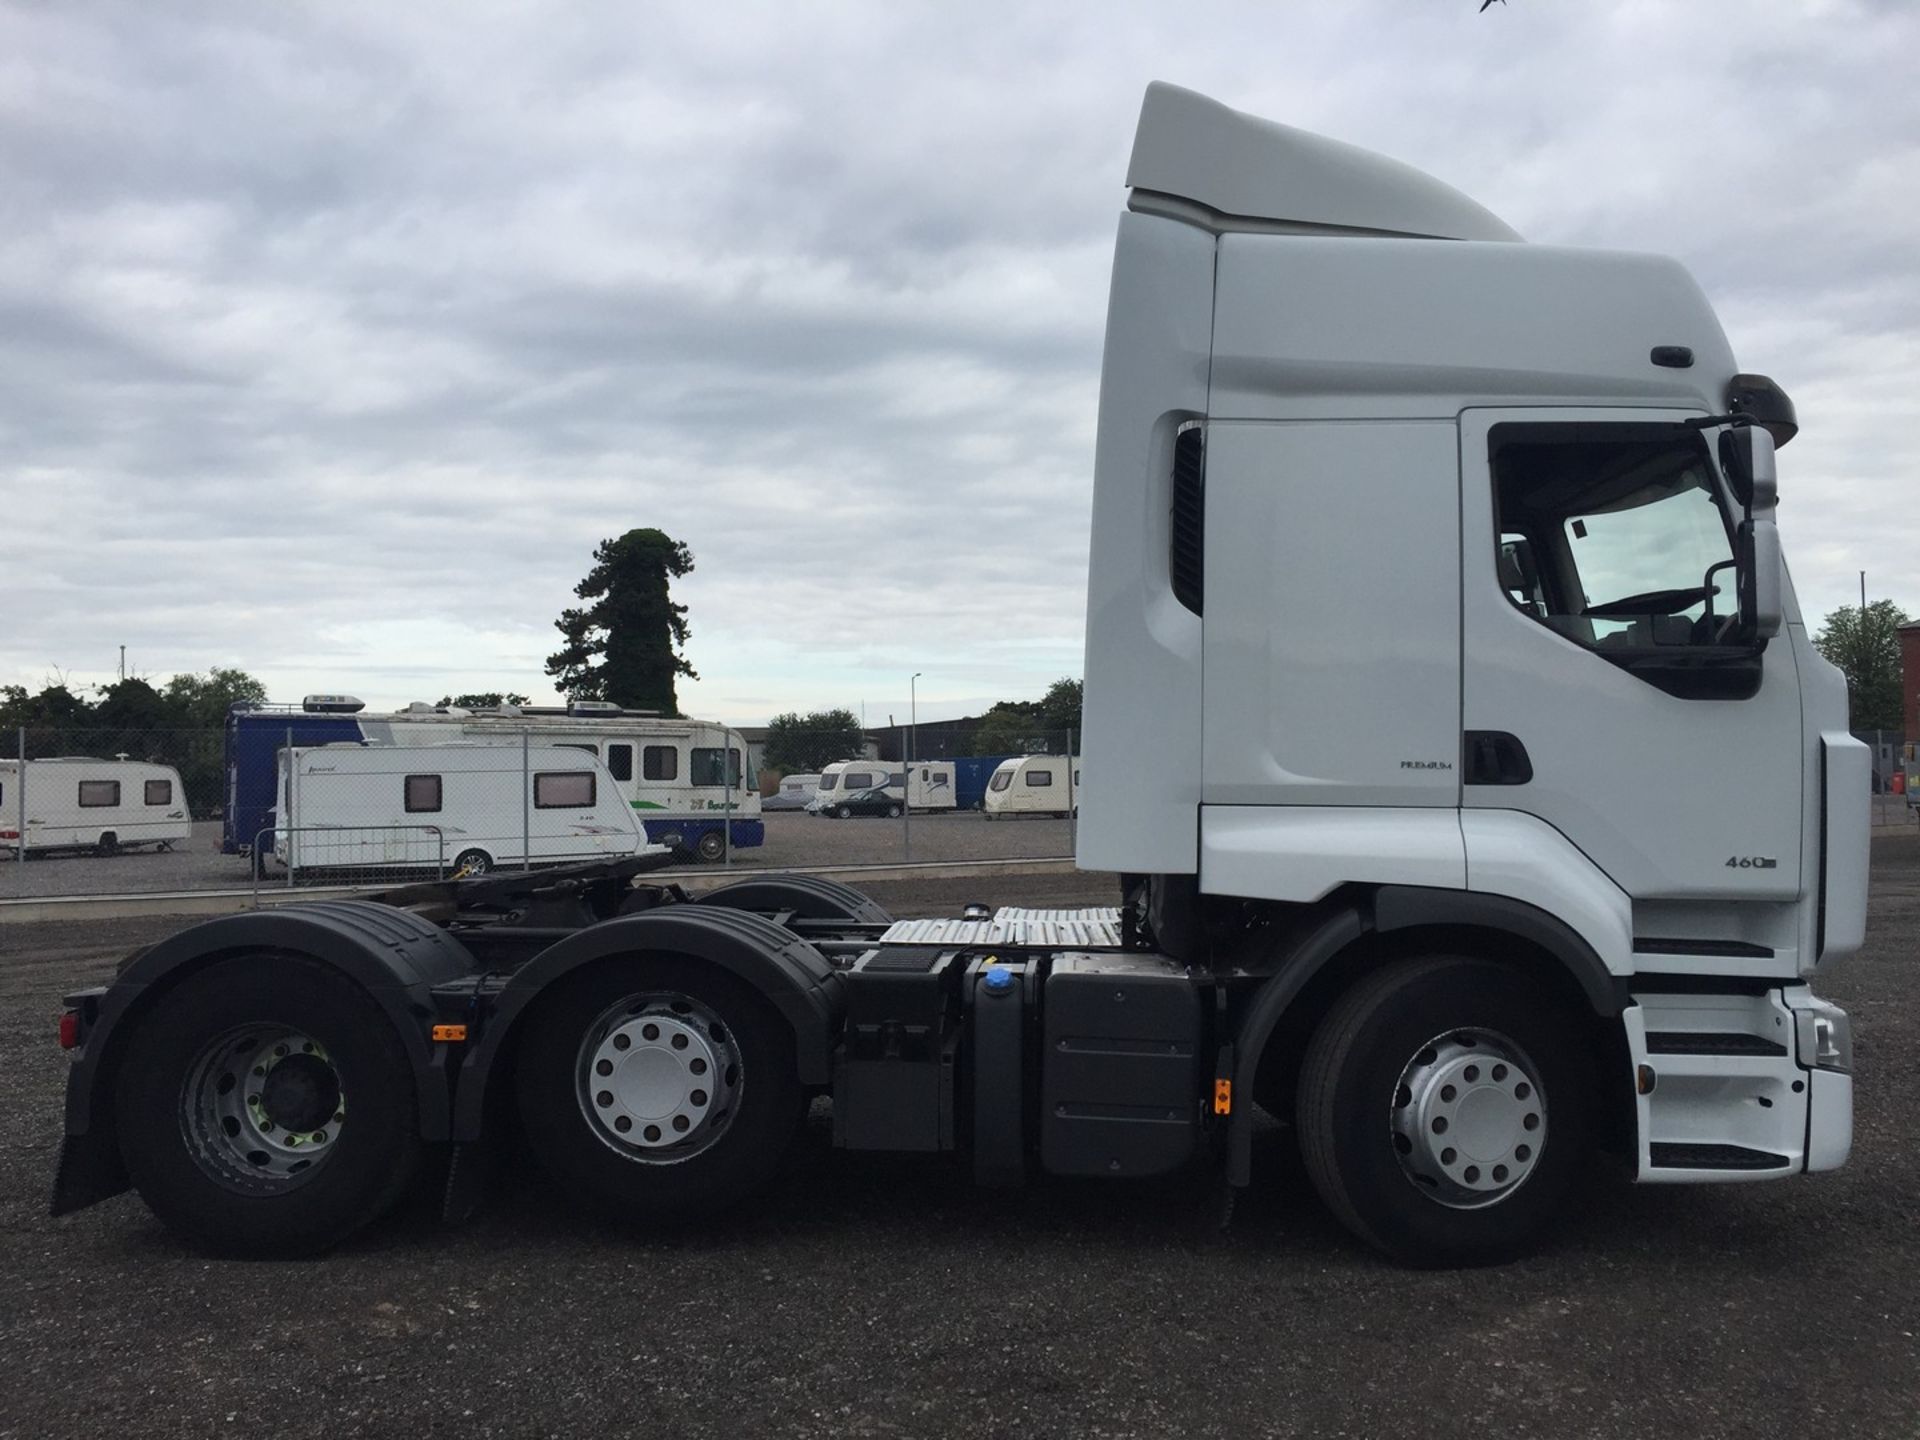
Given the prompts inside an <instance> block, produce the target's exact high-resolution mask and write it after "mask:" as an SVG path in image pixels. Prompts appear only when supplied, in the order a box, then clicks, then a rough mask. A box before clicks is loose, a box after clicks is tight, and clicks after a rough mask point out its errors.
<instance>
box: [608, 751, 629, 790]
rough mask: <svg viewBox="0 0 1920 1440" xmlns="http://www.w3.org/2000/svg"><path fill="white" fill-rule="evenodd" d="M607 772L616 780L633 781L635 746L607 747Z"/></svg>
mask: <svg viewBox="0 0 1920 1440" xmlns="http://www.w3.org/2000/svg"><path fill="white" fill-rule="evenodd" d="M607 770H608V772H609V773H610V774H611V775H612V776H613V778H614V779H616V780H620V781H626V780H631V779H633V746H631V745H609V746H607Z"/></svg>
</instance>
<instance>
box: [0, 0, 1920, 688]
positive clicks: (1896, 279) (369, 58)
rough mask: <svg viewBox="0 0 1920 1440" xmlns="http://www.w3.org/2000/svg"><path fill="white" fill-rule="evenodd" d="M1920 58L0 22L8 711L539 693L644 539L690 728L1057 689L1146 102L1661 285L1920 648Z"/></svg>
mask: <svg viewBox="0 0 1920 1440" xmlns="http://www.w3.org/2000/svg"><path fill="white" fill-rule="evenodd" d="M1762 15H1763V16H1764V18H1763V19H1761V18H1757V17H1759V16H1762ZM1917 46H1920V16H1916V15H1915V14H1914V13H1912V12H1911V10H1910V8H1909V7H1907V6H1904V5H1891V4H1877V5H1876V4H1865V3H1838V0H1835V3H1825V4H1806V5H1801V6H1792V5H1786V4H1782V5H1778V6H1771V7H1767V8H1766V9H1765V11H1764V12H1756V11H1755V9H1754V8H1753V7H1752V6H1750V5H1744V4H1735V3H1690V4H1688V5H1685V6H1677V5H1673V4H1671V3H1655V0H1638V3H1629V4H1618V5H1612V6H1572V5H1560V4H1547V3H1544V0H1511V3H1509V4H1508V5H1505V6H1495V7H1493V9H1492V10H1491V11H1490V12H1489V13H1487V14H1484V15H1482V14H1479V13H1478V12H1477V6H1476V5H1475V3H1474V0H1418V3H1414V0H1367V3H1355V4H1352V5H1340V6H1335V5H1309V4H1305V3H1289V4H1271V3H1268V4H1223V5H1219V6H1211V7H1207V8H1206V9H1204V10H1201V11H1194V10H1191V9H1188V10H1184V11H1173V10H1167V9H1165V8H1164V7H1153V6H1146V5H1137V6H1101V7H1086V8H1070V7H1043V6H1019V5H1003V6H998V7H988V8H982V7H979V6H974V7H965V8H953V7H949V8H948V9H932V10H929V9H927V8H925V7H899V6H881V5H877V4H876V5H872V6H867V7H858V8H856V7H841V8H828V9H822V8H820V7H804V8H800V9H796V8H794V7H791V6H785V5H772V4H767V5H759V6H750V5H727V6H709V7H692V6H686V7H646V8H644V9H638V10H603V9H591V8H588V9H580V10H573V11H564V10H563V11H556V10H555V9H554V8H553V7H523V6H506V5H498V6H494V5H481V4H473V5H463V6H461V7H458V8H457V9H456V8H442V7H394V6H391V5H384V4H374V3H371V0H369V3H364V4H358V5H354V4H340V5H328V6H315V7H309V8H306V9H292V8H288V7H271V8H259V7H256V8H251V9H247V10H243V11H236V10H233V9H232V8H230V7H226V6H215V5H211V4H207V5H201V6H194V5H181V6H171V7H164V8H155V7H146V6H136V5H130V4H127V5H118V6H100V7H88V8H85V9H78V8H74V7H57V8H56V7H40V6H21V7H18V8H14V9H0V182H4V183H0V367H4V373H5V374H6V375H7V377H8V381H7V389H6V393H5V398H4V399H0V489H3V490H4V499H5V512H4V513H5V514H6V516H7V522H6V527H5V528H6V537H7V538H6V540H5V542H4V544H5V549H4V552H0V553H4V554H5V555H6V557H7V559H6V566H5V571H6V575H7V578H8V587H7V593H8V600H7V613H8V619H9V621H10V622H11V623H9V624H8V625H7V626H5V627H4V631H0V680H18V681H21V682H23V683H28V684H37V683H38V681H39V680H40V678H41V677H42V675H43V674H44V673H45V671H46V670H47V669H48V668H49V667H52V666H59V667H61V668H64V669H68V670H71V671H72V672H73V673H74V675H75V677H76V679H78V680H82V681H87V680H97V679H101V678H104V677H105V676H106V675H107V674H108V672H109V671H110V670H111V667H112V661H113V658H114V657H115V655H116V653H117V652H116V647H117V646H118V645H119V644H121V643H125V644H127V646H128V647H129V652H130V654H131V655H132V657H133V659H134V661H135V663H136V664H137V665H139V666H140V667H141V668H142V669H143V670H145V671H147V672H149V673H155V674H164V673H167V672H169V671H172V670H177V669H199V668H204V667H205V666H207V665H209V664H213V663H232V664H239V665H242V666H244V667H246V668H248V669H250V670H253V671H255V672H256V673H259V674H260V675H262V676H263V677H264V678H266V679H267V680H268V681H269V683H270V685H271V686H272V688H273V689H274V691H275V692H276V693H277V694H279V695H281V696H296V695H298V694H300V693H302V692H303V691H306V690H312V689H328V690H337V689H353V690H357V691H359V692H360V693H363V694H364V695H365V696H366V697H367V698H368V699H370V700H374V701H376V702H387V701H394V702H403V701H406V700H410V699H415V698H427V699H431V698H433V697H434V696H435V695H438V694H439V693H441V692H443V691H445V690H450V689H454V690H457V689H464V688H495V687H500V686H506V687H512V688H520V689H528V688H532V689H536V690H538V689H541V688H543V686H542V680H541V676H540V662H541V659H542V657H543V656H544V655H545V654H546V653H547V651H548V650H550V649H551V648H552V646H553V643H554V640H555V636H554V632H553V631H552V629H551V620H552V618H553V616H554V615H555V614H557V613H558V611H559V609H560V608H561V607H562V606H563V605H565V604H566V603H568V601H569V599H570V594H569V592H570V588H571V586H572V584H573V582H574V581H575V580H576V579H577V578H578V577H579V575H580V574H581V573H582V572H583V571H584V569H585V567H586V565H587V563H588V558H589V555H590V553H591V550H592V548H593V546H594V544H595V543H596V542H597V541H598V540H599V539H600V538H602V537H603V536H606V535H611V534H616V533H618V532H619V531H621V530H623V529H626V528H628V527H630V526H633V525H649V524H652V525H659V526H661V527H662V528H664V529H666V530H668V531H669V532H670V533H672V534H673V535H675V536H676V537H678V538H681V539H683V540H685V541H686V542H687V543H688V544H689V545H690V546H691V547H692V548H693V550H694V552H695V554H696V556H697V557H698V562H699V568H698V569H697V571H696V572H695V573H694V574H693V575H692V576H690V577H689V578H688V579H687V580H686V581H685V582H683V583H682V585H681V586H680V587H679V593H680V598H682V599H683V600H684V601H686V602H687V603H688V604H689V605H690V606H691V612H692V613H691V618H692V622H693V627H694V637H693V642H692V646H691V648H690V658H691V659H692V660H693V662H694V664H695V665H696V667H698V668H699V670H700V671H701V674H702V679H701V681H700V682H699V683H698V684H694V685H689V686H687V687H686V689H685V691H684V693H683V701H684V703H686V704H687V705H688V706H689V707H690V708H693V709H695V710H697V711H703V712H707V713H714V714H719V715H723V716H725V717H726V718H730V719H734V720H737V721H749V722H750V721H753V720H756V719H760V718H763V717H764V716H765V715H766V714H767V713H768V712H770V711H772V710H775V709H781V708H787V707H791V706H799V707H802V708H811V707H813V706H817V705H831V704H843V703H844V704H857V703H858V702H859V701H860V700H861V699H863V698H864V699H865V700H867V702H868V708H869V716H870V718H875V717H876V716H883V715H884V714H885V713H886V712H887V711H888V710H889V709H892V710H894V711H901V712H903V711H904V707H905V689H906V685H905V677H906V676H907V675H908V674H909V673H911V672H912V671H914V670H921V671H924V672H925V674H924V676H923V678H922V681H921V685H920V695H921V700H922V706H921V712H922V714H923V716H924V715H938V714H942V713H951V712H953V711H957V710H959V709H961V708H964V707H965V706H967V705H969V704H975V703H978V702H980V701H983V700H987V699H991V698H994V697H997V696H1003V695H1012V694H1021V693H1026V694H1035V693H1038V692H1039V691H1040V690H1041V689H1042V688H1044V686H1045V684H1046V683H1047V682H1048V681H1049V680H1051V679H1053V678H1054V677H1055V676H1058V675H1061V674H1068V673H1077V672H1078V670H1079V652H1080V633H1081V626H1082V623H1083V600H1082V595H1081V591H1082V588H1083V585H1084V579H1085V575H1084V570H1085V545H1086V528H1087V515H1086V507H1087V501H1088V495H1089V485H1090V472H1091V463H1092V424H1093V418H1094V406H1095V403H1096V400H1097V381H1098V365H1099V353H1100V337H1101V327H1102V323H1103V313H1102V312H1103V309H1104V301H1105V287H1106V273H1105V272H1106V264H1107V255H1108V251H1109V248H1110V246H1111V241H1112V230H1113V223H1114V217H1115V215H1116V213H1117V212H1118V210H1119V208H1120V206H1121V204H1122V200H1123V191H1122V177H1123V173H1124V167H1125V159H1126V153H1127V149H1128V146H1129V144H1130V142H1131V138H1132V126H1133V121H1134V116H1135V114H1136V112H1137V107H1138V103H1139V95H1140V91H1141V89H1142V87H1143V86H1144V84H1145V82H1146V81H1147V80H1149V79H1153V78H1164V79H1170V80H1175V81H1177V82H1179V83H1182V84H1187V85H1192V86H1194V87H1196V88H1199V89H1202V90H1205V91H1208V92H1209V93H1212V94H1216V95H1218V96H1220V97H1221V98H1222V99H1224V100H1227V101H1228V102H1229V103H1232V104H1236V105H1239V106H1241V107H1242V108H1246V109H1249V110H1253V111H1255V112H1256V113H1262V114H1268V115H1272V116H1274V117H1275V118H1279V119H1284V120H1286V121H1288V122H1290V123H1293V124H1296V125H1300V126H1303V127H1305V128H1308V129H1317V130H1321V131H1323V132H1325V133H1328V134H1333V135H1337V136H1339V137H1340V138H1343V139H1347V140H1351V141H1354V142H1356V143H1359V144H1362V145H1367V146H1370V147H1372V148H1376V149H1379V150H1382V151H1384V152H1386V153H1389V154H1393V155H1395V156H1398V157H1399V158H1402V159H1405V160H1407V161H1410V162H1411V163H1414V164H1416V165H1419V166H1421V167H1422V168H1425V169H1428V170H1430V171H1432V172H1433V173H1435V174H1437V175H1439V176H1440V177H1441V178H1443V179H1446V180H1448V181H1450V182H1452V183H1454V184H1457V185H1459V186H1460V187H1461V188H1463V189H1465V190H1467V191H1468V192H1469V193H1470V194H1473V195H1474V196H1476V198H1478V199H1480V200H1482V201H1483V202H1484V203H1486V204H1487V205H1489V206H1490V208H1492V209H1493V210H1495V211H1496V213H1499V214H1501V215H1502V216H1503V217H1504V218H1506V219H1507V220H1509V221H1510V222H1511V223H1513V224H1514V225H1515V226H1516V227H1517V228H1519V229H1520V230H1521V231H1522V232H1523V233H1524V234H1526V235H1527V236H1528V237H1529V238H1530V239H1533V240H1537V241H1545V242H1551V243H1563V244H1591V245H1606V246H1621V247H1626V248H1634V249H1647V250H1663V251H1668V252H1670V253H1674V254H1677V255H1679V256H1680V257H1681V258H1682V259H1683V260H1684V261H1685V262H1686V263H1687V264H1688V265H1689V266H1690V267H1691V268H1692V269H1693V270H1694V272H1695V274H1696V275H1697V276H1698V277H1699V278H1700V280H1701V282H1702V284H1703V285H1704V286H1705V287H1706V289H1707V291H1708V293H1709V294H1710V295H1711V296H1712V297H1713V299H1714V300H1715V303H1716V304H1717V305H1718V306H1719V307H1720V310H1721V314H1722V317H1723V319H1724V321H1725V323H1726V326H1727V329H1728V333H1729V334H1730V336H1731V337H1732V338H1733V341H1734V344H1735V347H1736V350H1737V352H1738V354H1739V355H1740V356H1741V359H1742V363H1743V364H1745V365H1747V366H1748V367H1750V368H1752V369H1756V370H1761V371H1765V372H1767V373H1771V374H1773V375H1774V376H1775V377H1776V378H1778V379H1779V380H1780V381H1781V382H1782V383H1783V384H1784V385H1786V386H1787V388H1788V389H1789V390H1790V391H1791V392H1792V393H1793V394H1794V395H1795V397H1796V400H1797V402H1798V404H1799V407H1800V411H1801V417H1802V421H1803V425H1804V430H1803V433H1802V436H1801V438H1800V439H1799V440H1798V441H1796V442H1795V445H1794V446H1793V448H1792V449H1790V450H1788V451H1787V452H1786V453H1785V454H1784V455H1783V457H1782V471H1783V477H1782V478H1783V489H1784V492H1785V495H1786V506H1785V509H1784V510H1783V522H1784V523H1785V525H1786V529H1787V542H1788V545H1789V547H1790V553H1791V554H1792V555H1793V557H1794V566H1795V573H1796V577H1797V580H1798V582H1799V584H1800V586H1801V589H1802V599H1803V604H1804V605H1805V607H1806V608H1807V609H1808V611H1809V612H1810V613H1812V614H1813V615H1815V616H1816V617H1817V616H1818V615H1819V614H1820V613H1821V612H1823V611H1824V610H1826V609H1829V608H1831V607H1833V606H1835V605H1839V604H1844V603H1849V601H1850V599H1851V597H1852V596H1853V595H1854V593H1855V590H1856V586H1857V581H1856V579H1855V572H1856V571H1857V570H1858V569H1860V568H1865V569H1867V570H1868V571H1869V580H1870V584H1871V586H1872V589H1873V591H1874V593H1875V594H1889V595H1892V596H1894V598H1896V599H1897V600H1900V601H1901V602H1902V603H1905V604H1907V605H1909V606H1910V607H1912V608H1914V609H1916V610H1920V561H1917V560H1916V559H1915V558H1914V557H1915V556H1916V555H1917V554H1920V520H1916V519H1915V518H1914V515H1913V511H1912V510H1911V508H1910V507H1908V506H1906V505H1905V503H1904V500H1903V495H1904V492H1905V490H1906V488H1907V486H1908V483H1909V477H1910V476H1912V474H1913V473H1914V467H1915V465H1916V463H1920V439H1917V438H1915V426H1914V419H1915V406H1914V404H1913V402H1912V400H1911V399H1910V398H1909V392H1910V390H1911V381H1910V379H1909V377H1910V376H1911V375H1912V374H1913V373H1914V364H1913V362H1914V361H1915V359H1916V358H1920V281H1916V279H1915V276H1914V272H1913V266H1912V259H1911V257H1912V256H1913V255H1914V254H1915V253H1920V97H1917V96H1916V93H1915V90H1914V87H1912V86H1911V84H1910V82H1909V81H1908V79H1907V77H1906V76H1905V73H1904V71H1905V68H1906V67H1903V66H1902V65H1901V64H1899V63H1897V57H1901V56H1908V55H1911V54H1913V53H1915V50H1916V47H1917Z"/></svg>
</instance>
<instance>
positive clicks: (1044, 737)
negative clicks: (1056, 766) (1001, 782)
mask: <svg viewBox="0 0 1920 1440" xmlns="http://www.w3.org/2000/svg"><path fill="white" fill-rule="evenodd" d="M1082 688H1083V687H1082V684H1081V682H1080V681H1078V680H1075V679H1073V678H1071V677H1062V678H1061V679H1059V680H1056V681H1054V682H1053V684H1051V685H1049V686H1048V687H1047V693H1046V694H1045V695H1043V696H1042V697H1041V698H1040V699H1038V700H1002V701H1000V702H999V703H998V704H996V705H994V706H993V707H992V708H991V709H989V710H988V711H987V713H986V714H985V715H983V716H981V717H980V724H979V727H978V728H977V729H975V730H974V732H973V739H972V741H971V742H970V748H971V750H972V752H973V753H974V754H975V755H1027V754H1061V753H1064V752H1065V751H1066V748H1067V743H1068V740H1069V738H1071V740H1072V742H1073V744H1074V745H1075V747H1078V745H1079V743H1080V697H1081V690H1082Z"/></svg>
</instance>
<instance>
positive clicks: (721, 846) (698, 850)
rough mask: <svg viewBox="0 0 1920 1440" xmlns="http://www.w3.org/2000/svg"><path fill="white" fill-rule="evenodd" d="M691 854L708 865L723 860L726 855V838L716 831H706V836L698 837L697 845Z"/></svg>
mask: <svg viewBox="0 0 1920 1440" xmlns="http://www.w3.org/2000/svg"><path fill="white" fill-rule="evenodd" d="M693 853H694V854H696V855H698V856H699V857H700V858H701V859H702V860H704V861H706V862H707V863H708V864H709V865H711V864H713V863H715V862H716V861H718V860H721V859H724V858H725V857H726V853H727V839H726V836H724V835H722V834H721V833H720V832H719V831H718V830H709V831H707V833H706V834H704V835H702V836H701V837H700V840H699V843H698V844H696V845H695V846H694V847H693Z"/></svg>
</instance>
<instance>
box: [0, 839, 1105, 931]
mask: <svg viewBox="0 0 1920 1440" xmlns="http://www.w3.org/2000/svg"><path fill="white" fill-rule="evenodd" d="M1074 868H1075V867H1074V863H1073V859H1072V857H1071V856H1059V857H1056V858H1052V859H1037V860H1031V859H1010V860H931V861H925V862H922V863H918V864H894V865H833V866H820V867H813V868H802V867H789V868H787V869H781V870H768V871H764V872H763V871H759V870H745V871H743V870H741V869H738V868H736V869H732V870H725V869H720V870H685V871H669V872H658V871H656V872H654V874H655V875H656V876H657V877H658V878H659V879H660V880H662V881H664V882H667V883H671V884H675V885H679V886H680V887H681V888H682V889H685V890H688V891H691V892H692V893H694V894H699V893H701V892H703V891H707V890H713V889H717V888H718V887H720V886H722V885H730V884H732V883H733V882H734V881H736V880H749V879H760V878H762V877H763V876H764V877H766V878H771V877H773V876H776V875H814V876H818V877H820V878H821V879H824V880H839V881H843V882H845V883H847V884H850V885H855V886H857V885H858V884H859V883H860V882H861V881H863V880H864V881H866V882H867V883H869V884H872V883H874V882H876V881H883V880H957V879H962V878H964V877H966V876H969V875H978V876H983V877H985V876H993V875H1069V874H1072V873H1073V871H1074ZM397 883H405V882H396V881H387V882H384V883H382V884H378V885H315V886H312V887H311V888H309V887H304V886H303V887H300V888H297V889H291V890H288V889H277V888H276V889H271V890H268V889H262V890H261V891H260V892H259V901H260V906H261V908H262V909H265V908H267V907H269V906H274V905H289V904H296V903H298V902H300V901H303V900H346V899H351V898H353V897H354V896H356V895H372V894H377V893H379V892H380V891H382V890H391V889H393V888H394V885H395V884H397ZM254 898H255V896H254V892H253V891H252V890H250V889H248V890H175V891H158V892H152V893H147V894H130V895H46V896H35V897H28V898H24V899H18V900H0V925H6V924H9V923H13V924H18V923H22V922H26V921H46V920H109V919H121V918H126V917H129V916H141V915H227V914H232V913H233V912H235V911H239V910H251V909H253V908H254Z"/></svg>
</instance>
